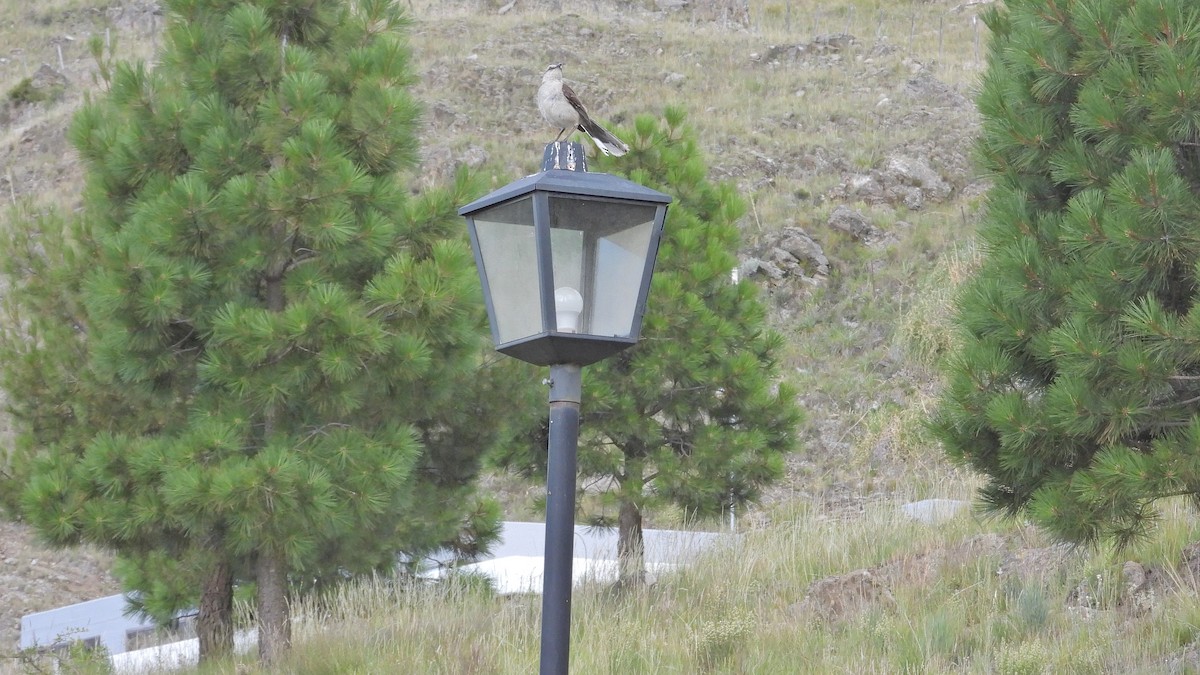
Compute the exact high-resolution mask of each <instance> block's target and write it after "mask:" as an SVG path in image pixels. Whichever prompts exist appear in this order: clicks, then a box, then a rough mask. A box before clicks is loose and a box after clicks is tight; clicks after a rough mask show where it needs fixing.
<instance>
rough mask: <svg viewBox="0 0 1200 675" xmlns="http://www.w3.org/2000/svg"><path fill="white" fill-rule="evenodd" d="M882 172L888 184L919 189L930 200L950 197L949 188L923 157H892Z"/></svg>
mask: <svg viewBox="0 0 1200 675" xmlns="http://www.w3.org/2000/svg"><path fill="white" fill-rule="evenodd" d="M884 172H885V175H886V177H887V178H888V179H889V180H888V182H891V183H897V184H900V185H907V186H911V187H916V188H920V189H921V190H922V191H923V192H924V193H926V194H927V195H928V196H929V197H930V198H931V199H934V200H939V201H940V200H943V199H945V198H947V197H949V196H950V186H949V185H948V184H947V183H946V181H944V180H942V177H941V176H940V175H938V172H937V171H934V169H933V167H931V166H929V162H928V160H926V159H925V158H923V157H910V156H906V155H893V156H891V157H889V158H888V159H887V162H886V163H885V164H884Z"/></svg>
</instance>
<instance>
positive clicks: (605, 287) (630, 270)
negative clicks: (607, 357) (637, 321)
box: [590, 208, 654, 337]
mask: <svg viewBox="0 0 1200 675" xmlns="http://www.w3.org/2000/svg"><path fill="white" fill-rule="evenodd" d="M648 210H649V212H650V213H649V216H650V218H651V220H648V221H646V222H644V223H641V224H639V225H637V226H636V227H631V228H629V229H627V230H622V231H620V232H614V233H613V234H611V235H609V236H607V237H603V238H601V239H600V240H599V241H598V242H597V243H596V263H595V265H596V299H595V302H594V307H595V309H594V312H593V315H592V321H591V328H592V329H591V331H590V332H591V333H592V334H593V335H615V336H619V337H628V336H629V333H630V331H631V330H632V328H633V315H634V312H635V311H636V309H637V300H638V292H639V291H640V290H641V284H642V274H643V273H644V272H645V269H646V256H647V249H649V248H650V234H651V232H652V231H653V229H654V221H653V218H654V209H653V208H651V209H648Z"/></svg>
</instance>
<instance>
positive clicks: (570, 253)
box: [550, 229, 590, 333]
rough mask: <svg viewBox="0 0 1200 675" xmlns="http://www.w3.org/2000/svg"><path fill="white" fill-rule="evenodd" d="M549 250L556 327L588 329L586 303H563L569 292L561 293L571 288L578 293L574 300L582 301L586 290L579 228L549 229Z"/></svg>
mask: <svg viewBox="0 0 1200 675" xmlns="http://www.w3.org/2000/svg"><path fill="white" fill-rule="evenodd" d="M550 251H551V253H552V256H553V258H554V268H553V269H554V295H555V309H556V310H557V311H558V312H559V316H558V324H559V325H558V330H560V331H563V332H567V333H588V332H590V331H589V330H588V325H587V323H588V322H587V320H586V317H587V306H586V303H585V304H584V306H583V307H582V308H580V307H571V306H570V304H571V303H570V302H566V303H565V304H564V300H563V298H564V297H570V296H571V295H572V294H571V293H570V292H569V291H566V293H567V295H566V296H563V292H564V290H563V289H571V290H574V291H575V292H576V293H577V294H578V297H577V298H576V300H578V301H580V302H583V295H584V294H585V293H586V292H587V289H586V288H584V284H583V232H581V231H579V230H564V229H552V230H550ZM580 310H582V313H581V314H580V315H578V316H574V315H575V312H576V311H580ZM562 312H567V313H569V314H570V315H571V316H565V315H563V314H562Z"/></svg>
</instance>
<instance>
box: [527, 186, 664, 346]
mask: <svg viewBox="0 0 1200 675" xmlns="http://www.w3.org/2000/svg"><path fill="white" fill-rule="evenodd" d="M657 211H658V207H657V205H655V204H644V203H641V204H639V203H631V202H624V201H619V200H612V199H601V198H586V197H576V196H557V195H556V196H552V197H550V227H551V242H552V249H553V257H554V288H555V290H556V291H559V290H560V289H563V288H564V287H566V288H571V289H574V290H576V291H579V294H580V295H581V296H582V299H583V310H582V313H581V314H580V316H579V319H578V327H577V331H578V332H579V333H585V334H588V335H597V336H606V337H609V336H612V337H629V336H631V334H632V332H633V329H634V318H635V314H636V311H637V306H638V299H639V294H640V291H641V288H642V283H643V277H644V276H645V275H646V274H647V273H648V272H649V270H648V269H647V267H648V266H647V259H648V258H649V257H650V255H651V253H652V252H651V251H650V242H651V238H652V234H653V231H654V218H655V215H656V214H657ZM556 295H557V296H559V297H561V295H560V294H558V293H556ZM560 323H561V319H560Z"/></svg>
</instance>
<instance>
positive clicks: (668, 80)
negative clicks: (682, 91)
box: [663, 73, 687, 87]
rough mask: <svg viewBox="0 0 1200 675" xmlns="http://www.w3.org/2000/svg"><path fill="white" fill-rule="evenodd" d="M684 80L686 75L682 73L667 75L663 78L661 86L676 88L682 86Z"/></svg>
mask: <svg viewBox="0 0 1200 675" xmlns="http://www.w3.org/2000/svg"><path fill="white" fill-rule="evenodd" d="M686 79H687V75H684V74H683V73H667V76H666V77H664V78H663V84H669V85H671V86H673V87H678V86H680V85H682V84H683V82H684V80H686Z"/></svg>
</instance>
